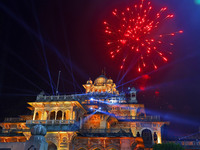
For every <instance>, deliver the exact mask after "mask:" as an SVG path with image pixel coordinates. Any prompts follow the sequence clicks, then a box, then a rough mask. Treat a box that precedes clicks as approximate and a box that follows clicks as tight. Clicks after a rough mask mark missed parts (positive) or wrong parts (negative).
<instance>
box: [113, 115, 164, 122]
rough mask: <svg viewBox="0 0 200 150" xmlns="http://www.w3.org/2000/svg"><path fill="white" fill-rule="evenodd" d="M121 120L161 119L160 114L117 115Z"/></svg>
mask: <svg viewBox="0 0 200 150" xmlns="http://www.w3.org/2000/svg"><path fill="white" fill-rule="evenodd" d="M116 117H117V119H119V120H136V121H160V116H116Z"/></svg>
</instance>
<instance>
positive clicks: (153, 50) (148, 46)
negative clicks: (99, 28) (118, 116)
mask: <svg viewBox="0 0 200 150" xmlns="http://www.w3.org/2000/svg"><path fill="white" fill-rule="evenodd" d="M112 15H113V16H114V19H113V20H115V21H113V22H112V23H109V22H107V21H105V22H104V25H105V33H106V34H107V35H108V39H109V40H108V41H107V45H108V46H109V50H110V55H111V58H115V57H116V56H117V55H120V56H122V57H121V58H122V63H121V66H120V69H123V68H124V66H125V64H126V63H127V61H129V62H130V61H131V60H135V61H136V63H137V70H138V72H141V71H142V70H143V69H144V68H154V69H157V68H158V67H159V64H160V62H161V61H162V62H167V61H168V57H169V55H171V54H172V52H171V46H173V45H174V44H173V43H171V42H169V41H170V40H169V37H171V36H175V35H176V34H179V33H183V31H177V32H172V33H160V30H159V27H160V26H161V24H163V22H164V21H166V20H168V19H172V18H174V15H173V14H168V13H167V8H166V7H163V8H161V9H160V10H159V11H157V12H156V11H154V10H153V7H152V5H151V2H150V1H144V0H141V1H140V4H136V5H133V6H131V7H128V8H126V9H125V10H124V11H119V10H117V9H115V10H114V11H113V12H112ZM165 31H166V30H165Z"/></svg>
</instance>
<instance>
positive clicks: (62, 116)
mask: <svg viewBox="0 0 200 150" xmlns="http://www.w3.org/2000/svg"><path fill="white" fill-rule="evenodd" d="M64 113H65V112H63V111H62V120H63V118H64Z"/></svg>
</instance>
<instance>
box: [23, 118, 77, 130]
mask: <svg viewBox="0 0 200 150" xmlns="http://www.w3.org/2000/svg"><path fill="white" fill-rule="evenodd" d="M37 124H41V125H43V126H45V127H46V129H47V131H75V130H78V129H79V123H78V122H76V121H75V120H27V121H26V125H27V126H28V127H29V128H31V127H33V126H35V125H37Z"/></svg>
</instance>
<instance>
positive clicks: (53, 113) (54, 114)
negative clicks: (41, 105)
mask: <svg viewBox="0 0 200 150" xmlns="http://www.w3.org/2000/svg"><path fill="white" fill-rule="evenodd" d="M55 116H56V112H55V111H52V112H51V113H50V120H55Z"/></svg>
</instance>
